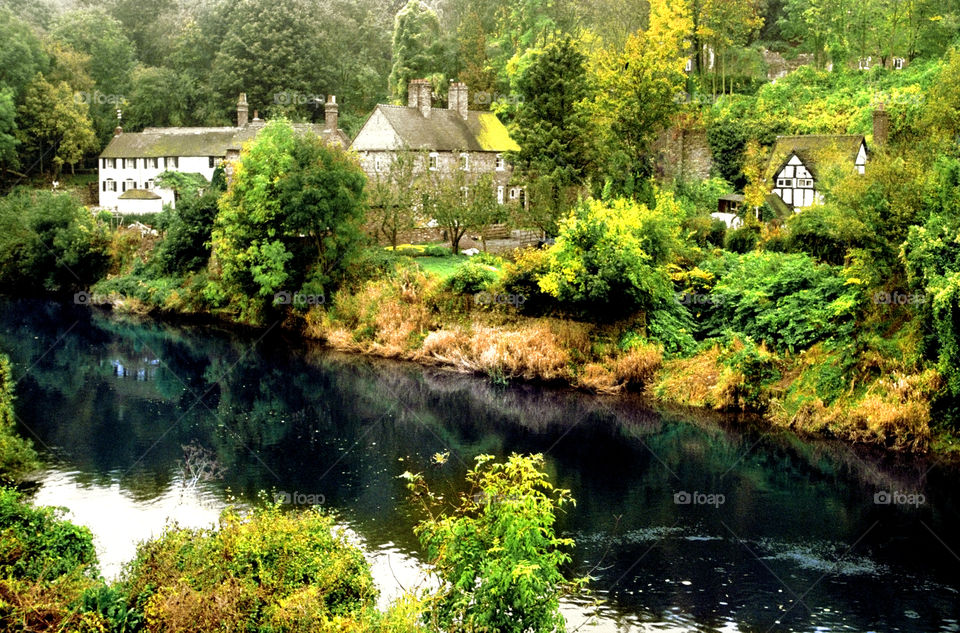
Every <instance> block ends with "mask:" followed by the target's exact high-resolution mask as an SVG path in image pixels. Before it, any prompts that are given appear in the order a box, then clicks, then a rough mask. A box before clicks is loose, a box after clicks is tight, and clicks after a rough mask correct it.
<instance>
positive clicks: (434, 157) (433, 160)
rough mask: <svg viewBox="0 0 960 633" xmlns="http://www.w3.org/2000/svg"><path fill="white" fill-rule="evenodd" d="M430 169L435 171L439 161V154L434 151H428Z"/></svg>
mask: <svg viewBox="0 0 960 633" xmlns="http://www.w3.org/2000/svg"><path fill="white" fill-rule="evenodd" d="M429 160H430V163H429V165H430V171H437V166H438V165H439V162H440V154H438V153H436V152H430V159H429Z"/></svg>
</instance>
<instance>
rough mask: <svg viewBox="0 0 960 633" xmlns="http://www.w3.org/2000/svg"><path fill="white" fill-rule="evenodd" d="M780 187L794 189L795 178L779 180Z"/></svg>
mask: <svg viewBox="0 0 960 633" xmlns="http://www.w3.org/2000/svg"><path fill="white" fill-rule="evenodd" d="M777 186H778V187H792V186H793V178H777Z"/></svg>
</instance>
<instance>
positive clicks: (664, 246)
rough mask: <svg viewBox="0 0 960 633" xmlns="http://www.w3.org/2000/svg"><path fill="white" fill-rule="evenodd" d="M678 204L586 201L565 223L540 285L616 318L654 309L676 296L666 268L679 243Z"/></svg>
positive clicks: (667, 200)
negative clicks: (648, 204) (654, 205)
mask: <svg viewBox="0 0 960 633" xmlns="http://www.w3.org/2000/svg"><path fill="white" fill-rule="evenodd" d="M679 231H680V229H679V226H678V221H677V208H676V205H675V203H673V199H672V197H671V196H670V195H669V194H659V195H658V197H657V206H656V208H655V209H650V208H648V207H647V206H646V205H642V204H637V203H636V202H633V201H629V200H622V199H621V200H614V201H613V202H611V203H610V204H609V205H608V204H607V203H604V202H599V201H596V200H590V201H587V202H584V203H582V204H581V205H580V206H579V207H577V209H576V210H575V211H574V212H573V213H571V214H570V215H569V216H568V217H567V218H565V219H564V220H563V221H562V222H561V224H560V235H559V236H558V237H557V241H556V243H555V244H554V245H553V246H552V247H550V249H549V250H548V252H547V272H546V273H545V274H544V275H542V276H541V277H540V279H539V284H540V289H541V290H542V291H544V292H545V293H547V294H550V295H551V296H553V297H555V298H556V299H558V300H559V301H560V302H561V303H565V304H568V305H569V306H570V307H571V308H573V309H574V310H577V311H580V312H582V313H586V314H589V315H592V316H595V317H598V316H599V317H602V318H612V317H616V316H618V315H622V314H629V313H631V312H634V311H637V310H647V311H648V310H652V309H654V308H656V307H658V306H659V305H660V304H662V303H663V302H665V301H669V300H671V299H672V296H673V289H672V285H671V283H670V280H669V278H668V276H667V274H666V272H665V271H664V269H663V265H664V264H666V263H667V262H668V261H670V259H671V258H672V257H673V254H674V252H675V251H676V249H677V248H678V247H679V244H680V242H679Z"/></svg>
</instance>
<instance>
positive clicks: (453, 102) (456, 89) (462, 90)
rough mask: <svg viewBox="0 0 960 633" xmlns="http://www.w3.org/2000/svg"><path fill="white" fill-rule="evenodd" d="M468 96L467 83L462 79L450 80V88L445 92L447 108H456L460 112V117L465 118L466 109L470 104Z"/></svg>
mask: <svg viewBox="0 0 960 633" xmlns="http://www.w3.org/2000/svg"><path fill="white" fill-rule="evenodd" d="M468 97H469V95H468V93H467V84H465V83H463V82H462V81H454V82H451V83H450V90H449V92H448V93H447V108H448V109H450V110H456V111H457V112H458V113H459V114H460V117H461V118H463V119H464V120H466V119H467V110H468V106H469V104H470V100H469V98H468Z"/></svg>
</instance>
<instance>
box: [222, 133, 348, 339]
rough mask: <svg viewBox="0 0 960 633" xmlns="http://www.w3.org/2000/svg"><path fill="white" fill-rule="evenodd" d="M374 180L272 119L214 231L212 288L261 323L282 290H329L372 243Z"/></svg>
mask: <svg viewBox="0 0 960 633" xmlns="http://www.w3.org/2000/svg"><path fill="white" fill-rule="evenodd" d="M365 182H366V178H365V176H364V174H363V171H362V170H361V169H360V167H359V166H358V165H357V164H356V163H355V162H354V160H353V159H352V158H351V157H350V156H349V155H348V154H346V153H345V152H343V151H342V150H339V149H336V148H332V147H330V146H328V145H326V144H325V143H324V142H323V141H322V140H321V139H319V138H317V137H315V136H312V135H311V136H301V135H298V134H296V133H295V132H294V130H293V128H292V127H291V125H290V123H289V122H288V121H286V120H285V119H275V120H273V121H270V122H269V123H268V124H267V125H266V126H265V127H264V129H263V130H261V132H260V133H259V134H258V135H257V138H256V139H255V140H254V141H253V142H251V143H249V144H248V145H247V146H246V147H245V148H244V150H243V152H242V154H241V156H240V160H239V161H237V163H236V164H235V170H234V174H233V181H232V184H231V186H230V188H229V190H228V191H227V192H226V194H224V196H223V197H222V198H221V199H220V211H219V213H218V214H217V218H216V221H215V223H214V229H213V233H212V238H211V239H212V244H213V252H214V258H215V259H214V264H215V271H216V272H218V273H219V276H218V278H217V279H216V281H215V282H214V283H213V285H212V286H211V289H210V290H211V294H212V295H213V298H214V299H215V300H218V301H226V300H229V302H230V303H231V304H232V307H233V308H235V309H237V310H238V311H239V313H240V318H241V319H243V320H245V321H249V322H258V321H260V320H261V319H262V317H263V314H264V311H265V310H266V309H267V308H268V306H269V305H271V304H272V302H273V298H274V296H275V295H276V294H277V293H278V292H281V291H285V292H291V293H293V292H302V293H305V294H310V295H323V294H324V293H329V292H330V291H332V290H333V289H334V288H336V286H337V284H338V283H339V282H340V281H341V279H342V278H343V276H344V274H345V273H346V271H347V270H348V268H349V266H350V265H351V263H352V262H353V261H354V259H355V257H356V256H357V254H358V250H359V247H360V245H361V244H362V243H363V241H364V237H363V234H362V232H361V226H362V224H363V221H364V212H365V206H366V199H365V195H366V194H365V190H364V186H365Z"/></svg>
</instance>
